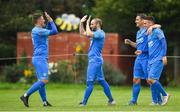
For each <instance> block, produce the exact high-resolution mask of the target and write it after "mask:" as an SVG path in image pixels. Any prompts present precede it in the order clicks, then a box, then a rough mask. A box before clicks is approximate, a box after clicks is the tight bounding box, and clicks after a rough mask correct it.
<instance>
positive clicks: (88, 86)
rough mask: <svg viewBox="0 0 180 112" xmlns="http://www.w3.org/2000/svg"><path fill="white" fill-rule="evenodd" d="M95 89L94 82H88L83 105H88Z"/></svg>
mask: <svg viewBox="0 0 180 112" xmlns="http://www.w3.org/2000/svg"><path fill="white" fill-rule="evenodd" d="M93 88H94V82H93V81H88V82H87V88H86V92H85V94H84V99H83V102H82V103H83V104H84V105H86V103H87V101H88V99H89V96H90V95H91V93H92V91H93Z"/></svg>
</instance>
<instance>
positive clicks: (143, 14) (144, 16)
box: [136, 13, 147, 19]
mask: <svg viewBox="0 0 180 112" xmlns="http://www.w3.org/2000/svg"><path fill="white" fill-rule="evenodd" d="M136 16H139V17H140V18H141V19H145V18H146V17H147V15H146V14H145V13H138V14H137V15H136Z"/></svg>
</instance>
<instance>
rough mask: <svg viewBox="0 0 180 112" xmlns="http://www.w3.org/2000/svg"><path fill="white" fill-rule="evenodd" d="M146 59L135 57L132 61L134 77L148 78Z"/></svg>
mask: <svg viewBox="0 0 180 112" xmlns="http://www.w3.org/2000/svg"><path fill="white" fill-rule="evenodd" d="M147 66H148V59H136V60H135V62H134V72H133V77H134V78H140V79H147V78H148V71H147Z"/></svg>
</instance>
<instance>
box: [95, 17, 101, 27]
mask: <svg viewBox="0 0 180 112" xmlns="http://www.w3.org/2000/svg"><path fill="white" fill-rule="evenodd" d="M94 20H95V21H96V23H97V24H99V25H100V27H101V28H102V20H101V19H99V18H94Z"/></svg>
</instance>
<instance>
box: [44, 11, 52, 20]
mask: <svg viewBox="0 0 180 112" xmlns="http://www.w3.org/2000/svg"><path fill="white" fill-rule="evenodd" d="M44 14H45V16H46V18H47V20H48V21H53V19H52V18H51V16H49V14H48V13H47V12H44Z"/></svg>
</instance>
